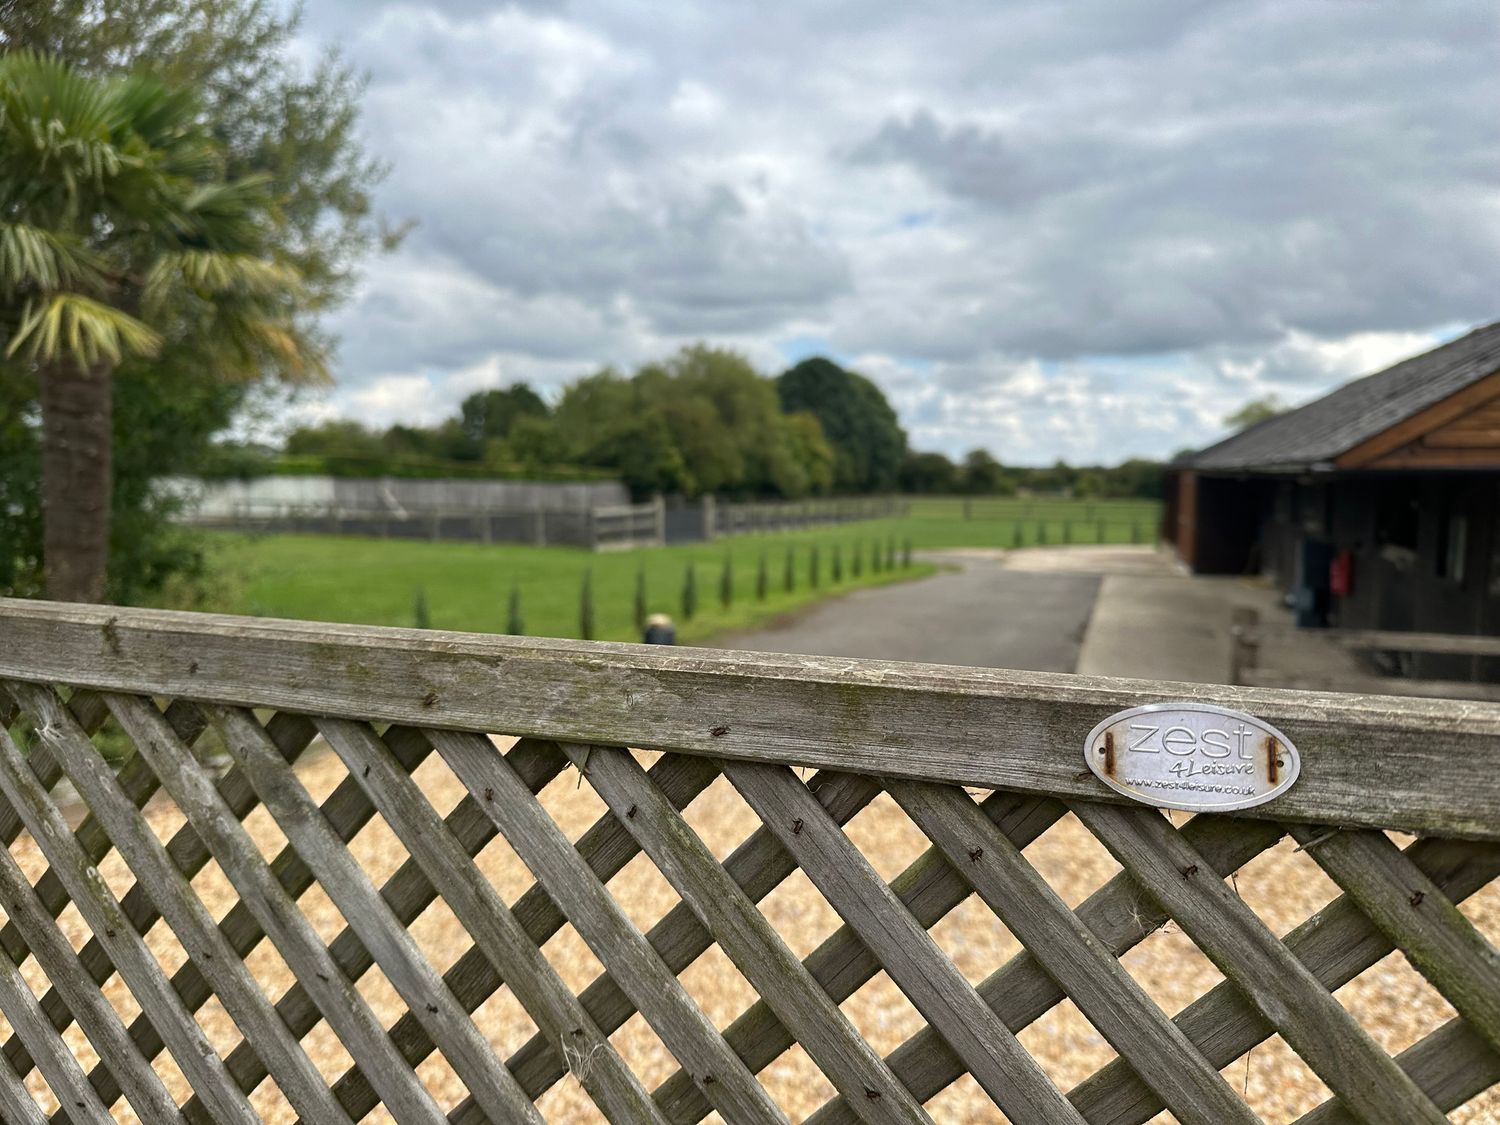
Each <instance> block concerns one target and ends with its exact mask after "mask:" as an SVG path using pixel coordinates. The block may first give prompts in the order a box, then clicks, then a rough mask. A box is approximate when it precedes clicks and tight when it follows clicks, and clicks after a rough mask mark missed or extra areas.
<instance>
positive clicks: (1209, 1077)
mask: <svg viewBox="0 0 1500 1125" xmlns="http://www.w3.org/2000/svg"><path fill="white" fill-rule="evenodd" d="M888 788H889V792H890V794H891V796H892V797H894V798H895V799H896V802H897V804H899V805H900V806H901V807H902V809H904V810H905V811H906V814H907V815H908V816H910V817H911V818H912V820H913V821H914V822H915V823H916V825H917V827H918V828H920V829H921V830H922V831H923V832H924V833H926V835H927V837H928V839H930V840H932V841H933V842H934V843H935V844H937V845H938V846H939V847H941V848H942V849H943V851H944V853H945V854H946V855H947V856H948V862H949V863H952V864H953V865H954V866H955V867H956V868H957V869H958V870H959V871H961V872H962V873H963V875H964V877H965V878H966V879H968V881H969V882H970V883H972V884H973V886H974V889H975V890H976V891H978V892H979V897H980V898H982V899H983V900H984V902H985V904H986V905H988V906H989V908H990V909H991V910H993V911H994V912H995V913H996V915H998V916H999V918H1000V920H1001V921H1002V922H1004V923H1005V925H1006V927H1007V928H1009V930H1010V932H1011V933H1012V934H1014V935H1015V936H1016V939H1017V940H1018V941H1020V942H1021V944H1022V945H1024V946H1025V947H1026V948H1027V949H1029V950H1031V951H1032V953H1033V954H1034V955H1035V957H1036V959H1037V961H1038V962H1039V963H1040V964H1041V966H1042V968H1044V969H1045V970H1046V971H1047V973H1048V975H1049V976H1051V977H1052V979H1053V980H1055V981H1056V982H1057V983H1058V986H1059V987H1061V988H1062V989H1063V990H1064V991H1065V992H1067V994H1068V996H1069V997H1070V998H1071V999H1072V1001H1073V1003H1074V1004H1076V1005H1077V1006H1078V1009H1079V1010H1080V1011H1081V1012H1082V1013H1083V1014H1084V1016H1086V1017H1087V1018H1088V1020H1089V1022H1090V1023H1092V1024H1093V1025H1094V1027H1095V1028H1096V1029H1098V1031H1099V1033H1100V1034H1101V1035H1103V1036H1104V1038H1105V1039H1106V1040H1107V1041H1108V1042H1109V1044H1110V1045H1111V1046H1112V1047H1114V1049H1115V1050H1116V1051H1118V1052H1119V1053H1120V1056H1121V1057H1122V1058H1124V1059H1125V1060H1126V1061H1128V1062H1129V1063H1130V1065H1131V1066H1133V1067H1134V1068H1135V1071H1136V1073H1137V1074H1138V1075H1140V1076H1141V1078H1142V1079H1143V1080H1144V1081H1145V1082H1146V1084H1147V1085H1149V1086H1150V1087H1151V1088H1152V1089H1153V1090H1155V1091H1156V1092H1157V1094H1159V1095H1160V1096H1161V1099H1162V1101H1163V1102H1165V1103H1166V1106H1167V1108H1168V1109H1170V1110H1171V1111H1172V1112H1173V1113H1174V1114H1175V1115H1176V1116H1177V1118H1178V1120H1180V1121H1182V1122H1184V1123H1185V1125H1188V1123H1197V1125H1221V1123H1226V1125H1227V1123H1228V1122H1242V1123H1244V1125H1259V1118H1257V1117H1256V1116H1255V1114H1254V1113H1252V1112H1251V1111H1250V1107H1249V1106H1247V1105H1246V1104H1245V1103H1244V1101H1243V1100H1241V1099H1240V1098H1239V1097H1238V1096H1237V1095H1236V1094H1235V1092H1234V1091H1233V1090H1231V1089H1230V1088H1229V1085H1228V1083H1226V1082H1225V1081H1224V1079H1223V1077H1222V1076H1221V1075H1220V1074H1219V1070H1218V1068H1217V1067H1215V1066H1214V1065H1212V1064H1211V1063H1209V1062H1207V1061H1206V1060H1205V1059H1204V1058H1203V1056H1202V1055H1200V1054H1199V1053H1198V1051H1197V1050H1196V1049H1195V1048H1194V1047H1193V1045H1192V1043H1191V1042H1189V1040H1188V1038H1187V1037H1186V1036H1185V1035H1183V1033H1182V1032H1181V1030H1179V1029H1178V1028H1177V1026H1176V1025H1175V1024H1173V1023H1172V1021H1171V1020H1170V1019H1169V1018H1168V1017H1167V1015H1166V1013H1164V1012H1163V1011H1162V1010H1161V1009H1160V1008H1158V1007H1157V1006H1156V1003H1155V1002H1154V1001H1153V1000H1152V999H1151V998H1150V997H1149V996H1147V995H1146V992H1145V990H1144V989H1143V988H1141V986H1140V985H1138V984H1137V983H1136V982H1135V980H1134V979H1133V978H1132V977H1131V976H1130V974H1129V973H1127V972H1126V971H1125V969H1124V967H1123V966H1122V965H1121V964H1120V963H1119V961H1117V960H1115V957H1114V954H1113V953H1111V952H1110V951H1109V950H1108V949H1106V948H1105V947H1104V945H1103V944H1102V943H1101V942H1100V941H1099V939H1098V938H1096V937H1095V936H1094V934H1093V932H1092V931H1091V930H1090V929H1089V928H1088V926H1086V925H1085V924H1084V923H1083V921H1082V920H1081V919H1080V918H1079V917H1078V916H1077V915H1076V914H1074V913H1073V912H1072V911H1071V910H1069V909H1068V905H1067V903H1065V902H1063V900H1062V899H1060V898H1059V897H1058V896H1057V893H1056V892H1055V891H1054V890H1053V889H1052V888H1051V887H1050V886H1048V885H1047V882H1046V880H1044V879H1043V878H1042V877H1041V876H1040V875H1039V874H1037V872H1036V870H1035V869H1034V868H1033V867H1032V866H1031V864H1029V863H1027V862H1026V859H1025V857H1023V856H1022V855H1021V851H1020V849H1019V848H1017V847H1016V846H1015V845H1014V844H1012V843H1011V842H1010V841H1009V840H1007V839H1006V838H1005V837H1004V836H1003V835H1002V834H1001V833H1000V831H999V830H998V829H997V828H996V827H995V826H994V825H993V824H991V823H990V821H989V819H988V818H986V817H985V815H984V814H983V813H982V812H980V811H979V807H978V806H977V805H975V803H974V801H973V800H972V799H971V798H970V797H969V796H968V795H966V794H965V793H964V792H963V790H961V789H955V788H953V787H952V786H948V785H930V784H925V783H921V782H914V781H896V780H892V781H891V782H890V784H889V787H888Z"/></svg>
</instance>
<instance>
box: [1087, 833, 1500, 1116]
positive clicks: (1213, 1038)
mask: <svg viewBox="0 0 1500 1125" xmlns="http://www.w3.org/2000/svg"><path fill="white" fill-rule="evenodd" d="M1205 824H1210V825H1218V826H1225V825H1228V826H1231V827H1236V828H1241V827H1248V826H1247V825H1244V824H1243V822H1241V821H1238V820H1235V819H1233V818H1230V817H1194V818H1193V819H1192V820H1191V821H1189V822H1188V824H1187V827H1186V828H1184V829H1183V830H1182V831H1183V834H1184V835H1185V836H1187V837H1188V839H1189V842H1192V843H1194V844H1195V846H1197V847H1198V848H1199V851H1200V854H1202V855H1203V856H1204V857H1205V858H1207V859H1208V860H1209V864H1210V866H1211V867H1212V869H1213V870H1214V871H1217V872H1218V873H1219V874H1220V875H1224V874H1227V873H1228V872H1230V871H1232V870H1234V866H1237V865H1231V864H1228V863H1225V862H1221V861H1220V859H1219V858H1218V857H1217V856H1215V855H1214V853H1213V852H1212V851H1211V850H1210V849H1209V848H1207V847H1204V846H1203V844H1202V843H1201V842H1200V841H1196V840H1194V839H1193V831H1194V829H1195V828H1197V827H1198V826H1199V825H1205ZM1260 827H1261V826H1259V825H1257V826H1256V828H1257V829H1259V828H1260ZM1406 854H1407V855H1408V856H1409V857H1410V859H1411V861H1412V862H1413V863H1414V864H1415V865H1416V866H1417V867H1418V869H1419V870H1421V871H1422V872H1424V873H1425V874H1426V875H1427V876H1428V877H1429V878H1431V879H1432V880H1433V881H1434V882H1435V883H1436V884H1437V885H1438V886H1439V887H1440V888H1441V889H1442V891H1443V893H1444V894H1445V895H1447V896H1449V897H1450V898H1452V899H1454V900H1455V901H1461V900H1462V899H1465V898H1467V897H1468V896H1470V895H1472V894H1474V893H1475V892H1476V891H1478V890H1479V889H1480V888H1481V887H1484V886H1485V885H1486V884H1488V883H1489V882H1490V881H1491V880H1493V879H1495V878H1496V877H1497V876H1500V846H1497V845H1494V844H1476V843H1470V842H1466V841H1459V840H1439V839H1428V840H1418V841H1417V842H1416V843H1414V844H1412V845H1411V847H1410V848H1409V849H1408V850H1407V853H1406ZM1282 940H1283V944H1285V946H1286V947H1287V950H1288V951H1289V952H1291V953H1292V955H1293V956H1295V957H1296V958H1297V959H1298V960H1299V961H1301V962H1302V963H1303V964H1304V965H1306V966H1307V968H1308V970H1309V971H1310V972H1312V973H1313V975H1314V976H1316V977H1317V979H1318V982H1319V983H1320V984H1321V985H1322V986H1323V987H1324V988H1325V989H1327V990H1328V991H1330V992H1332V991H1334V990H1336V989H1338V988H1339V987H1341V986H1342V985H1344V984H1346V983H1348V982H1349V981H1351V980H1353V979H1354V978H1355V977H1356V976H1358V975H1359V974H1360V973H1362V972H1364V971H1365V970H1366V969H1367V968H1369V967H1370V966H1371V965H1373V964H1375V962H1377V961H1379V960H1380V959H1381V958H1382V957H1384V956H1385V955H1386V954H1388V953H1389V952H1390V951H1391V949H1392V946H1391V942H1390V940H1389V939H1388V938H1386V937H1385V936H1384V935H1383V934H1381V933H1380V931H1379V930H1377V929H1376V928H1375V926H1374V925H1373V924H1371V922H1370V920H1369V918H1367V917H1366V916H1365V914H1364V913H1363V912H1362V911H1361V910H1360V909H1359V908H1358V907H1357V906H1356V905H1355V904H1354V903H1353V902H1352V901H1350V899H1349V898H1348V897H1347V896H1344V897H1341V898H1338V899H1335V900H1334V901H1333V902H1331V903H1329V904H1328V905H1327V906H1325V907H1324V908H1323V909H1322V910H1320V911H1319V912H1318V913H1317V914H1315V915H1313V917H1312V918H1310V919H1308V920H1307V921H1306V922H1304V923H1302V924H1301V925H1300V926H1298V927H1296V928H1295V929H1293V930H1292V931H1291V932H1290V933H1289V934H1287V935H1286V936H1285V938H1283V939H1282ZM1174 1022H1175V1023H1176V1024H1177V1025H1178V1026H1179V1027H1181V1028H1182V1030H1183V1032H1184V1034H1186V1035H1187V1037H1188V1038H1189V1039H1191V1040H1192V1041H1193V1043H1194V1045H1195V1046H1196V1047H1197V1048H1198V1050H1199V1051H1201V1052H1202V1053H1203V1055H1204V1057H1205V1058H1207V1059H1208V1060H1209V1061H1210V1062H1212V1063H1213V1064H1214V1065H1215V1066H1218V1067H1221V1068H1222V1067H1225V1066H1228V1065H1229V1064H1230V1063H1232V1062H1233V1061H1234V1060H1235V1059H1238V1058H1240V1057H1241V1056H1243V1055H1244V1054H1245V1052H1247V1051H1249V1050H1250V1049H1251V1048H1252V1047H1255V1046H1256V1045H1257V1044H1259V1043H1261V1042H1263V1041H1265V1040H1266V1039H1268V1038H1270V1037H1271V1036H1272V1035H1274V1034H1275V1033H1276V1029H1275V1028H1274V1027H1273V1026H1272V1025H1271V1024H1270V1023H1268V1022H1267V1021H1266V1020H1265V1018H1264V1017H1262V1016H1261V1014H1260V1013H1259V1011H1257V1010H1256V1009H1255V1007H1254V1006H1253V1005H1252V1004H1251V1003H1250V1002H1249V1001H1248V1000H1246V999H1245V997H1244V994H1243V993H1242V992H1241V991H1240V989H1239V988H1238V987H1237V986H1236V985H1235V984H1234V983H1233V982H1232V981H1228V980H1226V981H1223V982H1221V983H1220V984H1218V985H1216V986H1214V987H1213V988H1212V989H1210V990H1209V991H1208V992H1207V993H1205V994H1204V995H1202V996H1200V997H1199V998H1198V999H1197V1000H1195V1001H1193V1002H1192V1003H1191V1004H1189V1005H1188V1006H1187V1007H1186V1008H1184V1009H1183V1010H1182V1011H1181V1012H1179V1013H1178V1014H1177V1016H1176V1017H1175V1019H1174ZM1420 1084H1421V1083H1419V1085H1420ZM1424 1088H1425V1087H1424ZM1069 1096H1070V1097H1071V1098H1072V1100H1073V1103H1074V1104H1075V1105H1077V1106H1078V1107H1079V1109H1081V1110H1083V1112H1084V1115H1085V1116H1086V1117H1087V1118H1088V1119H1089V1120H1090V1121H1092V1122H1095V1123H1096V1125H1142V1123H1143V1122H1145V1121H1147V1120H1149V1119H1150V1118H1152V1117H1154V1116H1155V1115H1156V1114H1157V1113H1159V1112H1160V1111H1161V1109H1162V1103H1161V1099H1159V1098H1158V1097H1156V1096H1155V1094H1154V1093H1153V1092H1152V1091H1151V1090H1150V1089H1148V1088H1147V1087H1146V1085H1145V1084H1144V1083H1143V1082H1141V1080H1140V1078H1139V1077H1138V1076H1137V1075H1136V1074H1135V1073H1134V1072H1133V1071H1132V1070H1130V1069H1129V1068H1128V1067H1125V1066H1123V1065H1122V1064H1121V1063H1120V1062H1119V1061H1118V1060H1117V1061H1115V1062H1112V1063H1110V1064H1109V1065H1108V1066H1106V1067H1104V1068H1103V1069H1101V1070H1099V1071H1097V1072H1096V1073H1095V1074H1094V1075H1093V1076H1091V1077H1090V1078H1088V1079H1087V1080H1085V1081H1084V1082H1082V1083H1080V1084H1079V1085H1078V1086H1077V1087H1076V1088H1075V1089H1074V1090H1073V1091H1072V1092H1071V1094H1070V1095H1069Z"/></svg>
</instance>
